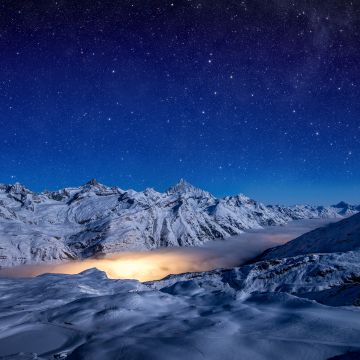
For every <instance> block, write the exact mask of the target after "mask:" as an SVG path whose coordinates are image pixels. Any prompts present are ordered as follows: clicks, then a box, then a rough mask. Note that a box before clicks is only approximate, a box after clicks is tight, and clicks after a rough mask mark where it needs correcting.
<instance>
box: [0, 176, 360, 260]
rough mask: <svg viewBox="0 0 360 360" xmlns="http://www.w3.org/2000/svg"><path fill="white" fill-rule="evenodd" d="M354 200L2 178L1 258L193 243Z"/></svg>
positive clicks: (342, 210) (338, 212)
mask: <svg viewBox="0 0 360 360" xmlns="http://www.w3.org/2000/svg"><path fill="white" fill-rule="evenodd" d="M358 210H359V208H357V207H354V206H350V205H348V204H345V203H339V204H338V205H336V206H331V207H322V206H319V207H314V206H307V205H297V206H293V207H285V206H278V205H276V206H265V205H264V204H262V203H260V202H257V201H255V200H252V199H250V198H248V197H246V196H244V195H242V194H241V195H237V196H228V197H225V198H216V197H214V196H213V195H211V194H210V193H208V192H206V191H204V190H201V189H198V188H196V187H194V186H192V185H191V184H189V183H187V182H186V181H185V180H180V181H179V183H177V184H176V185H175V186H173V187H171V188H170V189H169V190H167V191H166V192H164V193H160V192H157V191H155V190H154V189H146V190H144V191H141V192H136V191H134V190H126V191H125V190H122V189H120V188H118V187H107V186H104V185H102V184H99V183H98V182H97V181H96V180H91V181H89V182H88V183H86V184H85V185H83V186H80V187H74V188H65V189H62V190H59V191H53V192H49V191H45V192H42V193H35V192H32V191H30V190H29V189H27V188H26V187H24V186H23V185H21V184H18V183H17V184H14V185H4V184H1V185H0V266H12V265H17V264H20V263H32V262H40V261H53V260H55V261H58V260H66V259H75V258H85V257H89V256H92V255H94V254H105V253H115V252H120V251H125V250H144V249H154V248H158V247H168V246H194V245H200V244H203V243H204V242H206V241H209V240H214V239H222V238H225V237H228V236H231V235H237V234H239V233H241V232H243V231H244V230H246V229H256V228H261V227H263V226H268V225H281V224H285V223H287V222H289V221H291V220H296V219H311V218H319V217H320V218H335V217H338V218H341V217H343V216H347V215H350V214H353V213H356V212H357V211H358Z"/></svg>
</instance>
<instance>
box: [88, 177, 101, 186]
mask: <svg viewBox="0 0 360 360" xmlns="http://www.w3.org/2000/svg"><path fill="white" fill-rule="evenodd" d="M85 185H91V186H97V185H99V183H98V181H97V180H96V179H95V178H93V179H91V180H89V181H88V182H87V183H86V184H85Z"/></svg>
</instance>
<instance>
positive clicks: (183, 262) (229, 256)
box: [0, 219, 338, 281]
mask: <svg viewBox="0 0 360 360" xmlns="http://www.w3.org/2000/svg"><path fill="white" fill-rule="evenodd" d="M336 220H338V219H334V220H329V219H313V220H301V221H293V222H291V223H289V224H287V225H285V226H273V227H268V228H265V229H260V230H252V231H249V232H246V233H243V234H241V235H238V236H234V237H230V238H227V239H225V240H218V241H211V242H208V243H206V244H205V245H204V246H201V247H188V248H166V249H158V250H154V251H143V252H140V251H139V252H123V253H118V254H112V255H109V256H106V257H104V258H101V259H98V258H97V259H94V258H92V259H86V260H83V261H72V262H66V263H60V264H37V265H24V266H17V267H14V268H9V269H3V270H1V271H0V276H11V277H31V276H37V275H40V274H43V273H63V274H76V273H79V272H81V271H84V270H86V269H89V268H93V267H96V268H98V269H99V270H102V271H105V272H106V273H107V275H108V277H109V278H113V279H137V280H140V281H148V280H158V279H161V278H163V277H165V276H167V275H169V274H179V273H184V272H197V271H208V270H212V269H216V268H230V267H234V266H239V265H242V264H244V263H245V262H246V261H248V260H250V259H252V258H254V257H256V256H258V255H260V254H261V253H262V252H263V251H265V250H266V249H268V248H270V247H274V246H277V245H281V244H284V243H286V242H288V241H290V240H292V239H295V238H296V237H298V236H300V235H302V234H304V233H306V232H308V231H310V230H313V229H315V228H317V227H320V226H324V225H326V224H328V223H330V222H332V221H336Z"/></svg>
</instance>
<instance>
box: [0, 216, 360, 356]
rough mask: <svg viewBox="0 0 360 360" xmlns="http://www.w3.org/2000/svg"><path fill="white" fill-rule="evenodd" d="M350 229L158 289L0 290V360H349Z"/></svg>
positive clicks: (109, 284)
mask: <svg viewBox="0 0 360 360" xmlns="http://www.w3.org/2000/svg"><path fill="white" fill-rule="evenodd" d="M359 222H360V216H359V215H355V216H353V217H351V218H348V219H345V220H341V221H339V222H337V223H336V224H331V225H327V226H326V227H325V228H324V229H322V230H315V231H313V232H312V233H309V234H307V235H303V236H302V237H301V238H298V239H295V240H293V241H291V242H289V243H287V244H285V245H283V246H280V247H278V248H277V249H276V250H274V251H273V253H274V252H275V251H277V252H278V253H279V254H281V255H284V253H283V252H282V249H287V250H289V256H285V257H284V256H281V258H279V259H277V258H271V259H267V260H263V261H259V262H256V263H252V264H248V265H245V266H242V267H237V268H232V269H228V270H214V271H210V272H203V273H188V274H182V275H174V276H169V277H167V278H165V279H163V280H161V281H153V282H146V283H139V282H137V281H133V280H109V279H107V278H106V276H105V274H104V273H102V272H100V271H98V270H95V269H92V270H87V271H86V272H84V273H82V274H79V275H54V274H52V275H51V274H48V275H43V276H39V277H36V278H32V279H0V294H1V301H0V356H4V359H32V358H33V359H35V358H38V359H39V358H40V359H54V358H67V359H89V360H92V359H94V360H95V359H127V360H128V359H130V360H131V359H133V360H135V359H146V360H148V359H151V360H155V359H156V360H161V359H167V360H172V359H184V358H187V359H194V360H196V359H210V360H212V359H213V360H218V359H224V360H228V359H229V360H230V359H245V360H247V359H249V360H250V359H255V360H260V359H261V360H264V359H279V360H282V359H284V360H285V359H286V360H287V359H310V360H312V359H314V360H315V359H316V360H321V359H324V360H325V359H330V358H332V357H335V356H340V355H343V354H346V353H348V352H350V353H351V354H352V356H353V357H352V358H354V359H356V358H359V356H360V310H359V305H360V265H359V256H360V250H359V246H358V242H359V232H360V231H359ZM311 234H313V235H314V237H312V236H311ZM319 234H322V235H321V236H318V235H319ZM348 234H351V235H348ZM300 239H303V240H304V239H305V245H304V247H303V249H302V254H300V255H297V254H298V246H297V243H298V242H299V240H300ZM311 239H312V240H311ZM344 239H349V241H346V243H347V244H350V245H349V246H346V247H344V245H343V240H344ZM314 244H317V245H316V246H317V249H319V250H320V252H319V253H317V252H314V251H313V250H314V249H315V247H314ZM292 246H294V247H295V250H294V256H292V254H291V253H290V250H291V249H292ZM307 249H309V250H307ZM324 249H326V252H323V250H324ZM269 253H271V252H268V254H269ZM264 256H266V254H265V255H264ZM19 352H23V354H22V355H15V354H18V353H19ZM31 353H33V354H32V355H31ZM35 353H36V355H35ZM338 358H339V359H347V358H348V357H346V356H340V357H338Z"/></svg>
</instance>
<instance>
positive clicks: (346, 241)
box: [261, 214, 360, 259]
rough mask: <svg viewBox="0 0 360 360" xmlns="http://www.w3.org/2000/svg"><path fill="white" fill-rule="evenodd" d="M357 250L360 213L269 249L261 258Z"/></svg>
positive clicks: (359, 241)
mask: <svg viewBox="0 0 360 360" xmlns="http://www.w3.org/2000/svg"><path fill="white" fill-rule="evenodd" d="M355 250H356V251H358V250H360V214H356V215H353V216H351V217H349V218H346V219H343V220H341V221H338V222H336V223H332V224H329V225H327V226H325V227H321V228H319V229H315V230H313V231H311V232H309V233H306V234H304V235H302V236H300V237H298V238H297V239H294V240H292V241H290V242H288V243H287V244H285V245H281V246H279V247H276V248H272V249H269V250H267V251H266V253H265V254H264V255H263V256H262V257H261V259H278V258H284V257H290V256H296V255H303V254H311V253H333V252H345V251H355Z"/></svg>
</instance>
